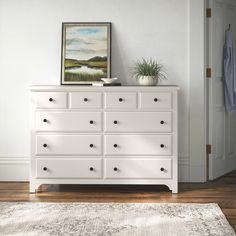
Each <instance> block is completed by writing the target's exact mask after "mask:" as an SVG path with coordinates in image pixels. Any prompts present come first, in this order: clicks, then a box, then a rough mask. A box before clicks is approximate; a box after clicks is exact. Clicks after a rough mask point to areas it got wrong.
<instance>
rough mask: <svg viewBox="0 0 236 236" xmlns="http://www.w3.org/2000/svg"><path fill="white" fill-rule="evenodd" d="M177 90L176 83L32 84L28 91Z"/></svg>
mask: <svg viewBox="0 0 236 236" xmlns="http://www.w3.org/2000/svg"><path fill="white" fill-rule="evenodd" d="M175 90H179V87H178V86H176V85H158V86H86V85H72V86H71V85H34V86H31V87H30V91H33V92H40V91H62V92H63V91H65V92H66V91H81V92H82V91H101V92H103V91H118V92H119V91H120V92H121V91H122V92H125V91H127V92H140V91H147V92H148V91H149V92H152V91H155V92H156V91H175Z"/></svg>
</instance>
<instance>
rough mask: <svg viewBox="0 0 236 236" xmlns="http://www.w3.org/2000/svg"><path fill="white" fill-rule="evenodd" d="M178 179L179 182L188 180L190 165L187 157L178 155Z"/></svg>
mask: <svg viewBox="0 0 236 236" xmlns="http://www.w3.org/2000/svg"><path fill="white" fill-rule="evenodd" d="M178 162H179V163H178V176H179V179H178V181H179V182H180V183H181V182H190V174H189V173H190V172H189V166H190V160H189V157H179V160H178Z"/></svg>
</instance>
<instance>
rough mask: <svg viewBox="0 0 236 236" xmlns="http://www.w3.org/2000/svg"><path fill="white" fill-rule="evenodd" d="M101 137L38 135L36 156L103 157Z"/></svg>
mask: <svg viewBox="0 0 236 236" xmlns="http://www.w3.org/2000/svg"><path fill="white" fill-rule="evenodd" d="M101 140H102V138H101V135H37V136H36V155H61V156H62V155H91V156H93V155H101V154H102V144H101Z"/></svg>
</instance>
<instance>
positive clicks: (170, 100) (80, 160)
mask: <svg viewBox="0 0 236 236" xmlns="http://www.w3.org/2000/svg"><path fill="white" fill-rule="evenodd" d="M177 91H178V87H177V86H157V87H141V86H139V87H138V86H135V87H134V86H127V87H125V86H121V87H90V86H33V87H31V121H32V122H31V170H30V192H35V190H37V188H38V187H39V186H40V185H41V184H155V185H158V184H164V185H167V186H168V187H169V189H170V190H172V192H173V193H177V192H178V169H177V167H178V148H177V147H178V140H177V138H178V134H177V130H178V127H177Z"/></svg>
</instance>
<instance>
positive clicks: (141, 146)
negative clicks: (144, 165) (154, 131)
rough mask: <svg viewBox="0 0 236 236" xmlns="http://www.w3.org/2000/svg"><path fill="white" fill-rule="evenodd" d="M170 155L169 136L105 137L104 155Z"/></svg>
mask: <svg viewBox="0 0 236 236" xmlns="http://www.w3.org/2000/svg"><path fill="white" fill-rule="evenodd" d="M171 154H172V136H171V135H146V134H145V135H143V134H136V135H105V155H113V156H114V155H137V156H139V155H171Z"/></svg>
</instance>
